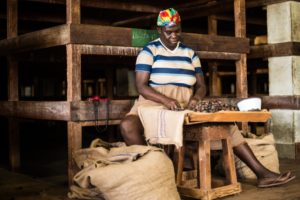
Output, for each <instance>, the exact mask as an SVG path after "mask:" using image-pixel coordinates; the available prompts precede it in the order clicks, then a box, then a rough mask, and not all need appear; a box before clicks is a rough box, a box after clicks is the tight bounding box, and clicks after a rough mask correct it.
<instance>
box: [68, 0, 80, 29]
mask: <svg viewBox="0 0 300 200" xmlns="http://www.w3.org/2000/svg"><path fill="white" fill-rule="evenodd" d="M80 1H81V0H66V4H67V5H66V15H67V24H73V23H74V24H80V16H81V14H80Z"/></svg>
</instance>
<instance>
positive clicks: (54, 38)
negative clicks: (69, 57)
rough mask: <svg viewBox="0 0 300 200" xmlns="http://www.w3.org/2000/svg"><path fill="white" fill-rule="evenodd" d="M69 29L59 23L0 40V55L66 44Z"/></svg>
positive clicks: (68, 40)
mask: <svg viewBox="0 0 300 200" xmlns="http://www.w3.org/2000/svg"><path fill="white" fill-rule="evenodd" d="M69 29H70V28H69V26H68V25H60V26H56V27H51V28H47V29H43V30H39V31H34V32H31V33H26V34H23V35H20V36H18V37H16V38H10V39H5V40H0V55H8V54H12V53H19V52H24V51H32V50H36V49H42V48H48V47H54V46H59V45H65V44H68V43H69V42H70V38H69Z"/></svg>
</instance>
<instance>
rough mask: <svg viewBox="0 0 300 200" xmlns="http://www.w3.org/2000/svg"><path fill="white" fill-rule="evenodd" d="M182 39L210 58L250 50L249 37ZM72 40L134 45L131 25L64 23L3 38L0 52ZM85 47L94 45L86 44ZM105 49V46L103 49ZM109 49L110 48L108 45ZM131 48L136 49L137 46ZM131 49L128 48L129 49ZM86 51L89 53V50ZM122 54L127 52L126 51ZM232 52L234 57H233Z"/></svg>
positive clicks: (191, 36) (188, 36)
mask: <svg viewBox="0 0 300 200" xmlns="http://www.w3.org/2000/svg"><path fill="white" fill-rule="evenodd" d="M107 33H110V34H107ZM183 42H184V43H185V44H187V45H189V46H191V48H193V49H194V50H195V51H200V52H201V51H202V54H205V53H204V52H205V51H208V52H210V53H209V56H208V57H211V56H212V55H213V56H212V57H216V58H218V57H220V56H218V55H217V53H215V52H221V54H222V52H223V55H222V56H221V57H222V58H224V55H226V56H228V55H230V53H248V51H249V39H247V38H235V37H228V36H208V35H203V34H195V33H183ZM69 43H73V44H89V45H105V46H124V47H131V44H132V32H131V29H129V28H119V27H110V26H97V25H86V24H72V25H61V26H56V27H52V28H49V29H44V30H40V31H35V32H32V33H27V34H24V35H20V36H19V37H17V38H11V39H7V40H1V41H0V55H7V54H10V53H19V52H24V51H31V50H36V49H41V48H48V47H54V46H59V45H66V44H69ZM97 48H98V47H96V49H97ZM83 49H84V48H83ZM86 49H92V48H90V47H88V46H87V47H86ZM98 49H99V48H98ZM103 50H104V48H103V49H102V50H100V51H103ZM106 50H107V51H109V47H108V48H107V49H106ZM106 50H105V51H106ZM119 50H120V49H119ZM119 50H117V51H119ZM132 50H133V51H136V49H134V48H133V49H132ZM132 50H129V52H131V51H132ZM83 51H85V52H86V53H87V54H89V53H88V50H83ZM92 51H97V50H92ZM121 51H123V50H121ZM126 52H127V50H126ZM99 53H100V52H99ZM106 53H108V52H106ZM131 53H133V52H131ZM123 54H126V53H125V52H124V53H123ZM232 55H233V57H235V58H232V57H231V56H232ZM232 55H231V56H229V57H231V59H236V55H235V54H232ZM226 56H225V57H226ZM222 58H220V59H222ZM207 59H209V58H207Z"/></svg>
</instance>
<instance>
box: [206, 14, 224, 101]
mask: <svg viewBox="0 0 300 200" xmlns="http://www.w3.org/2000/svg"><path fill="white" fill-rule="evenodd" d="M217 26H218V21H217V19H216V17H215V16H214V15H210V16H208V34H209V35H217V34H218V27H217ZM208 67H209V95H210V96H219V95H221V89H220V87H219V80H218V79H219V77H218V64H217V63H216V62H209V63H208Z"/></svg>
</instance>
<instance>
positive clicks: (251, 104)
mask: <svg viewBox="0 0 300 200" xmlns="http://www.w3.org/2000/svg"><path fill="white" fill-rule="evenodd" d="M237 107H238V109H239V110H240V111H251V110H261V99H260V98H257V97H253V98H248V99H243V100H241V101H239V102H238V103H237Z"/></svg>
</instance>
